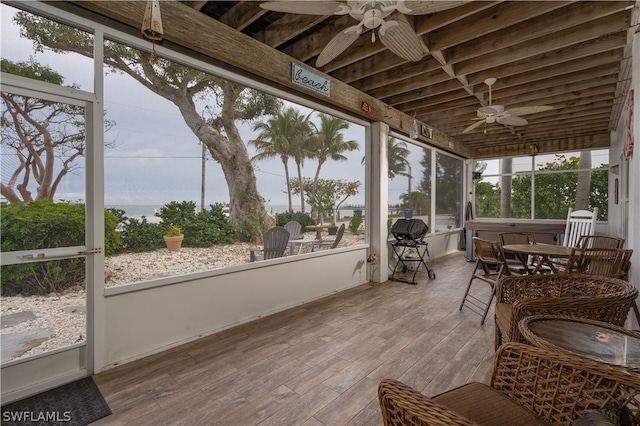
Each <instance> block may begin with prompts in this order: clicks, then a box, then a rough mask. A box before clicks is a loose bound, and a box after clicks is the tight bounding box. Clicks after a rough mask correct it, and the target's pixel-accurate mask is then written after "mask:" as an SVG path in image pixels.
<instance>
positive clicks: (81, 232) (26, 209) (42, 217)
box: [0, 200, 121, 296]
mask: <svg viewBox="0 0 640 426" xmlns="http://www.w3.org/2000/svg"><path fill="white" fill-rule="evenodd" d="M0 214H1V215H2V222H1V229H0V232H1V234H2V252H3V253H5V252H11V251H17V250H37V249H49V248H57V247H73V246H84V245H85V205H84V204H82V203H70V202H59V203H54V202H52V201H50V200H40V201H35V202H32V203H19V204H3V205H1V206H0ZM118 220H119V219H118V217H117V215H115V214H113V213H110V212H107V213H106V215H105V247H104V251H105V255H107V256H108V255H111V254H113V253H114V252H116V251H117V250H119V249H120V247H121V240H120V236H119V235H118V232H117V231H116V226H117V224H118ZM84 282H85V260H84V258H76V259H58V260H56V259H54V260H47V261H44V262H31V263H25V264H20V265H6V266H3V267H2V277H1V280H0V285H1V287H2V289H1V293H2V295H7V296H9V295H15V294H49V293H51V292H61V291H63V290H65V289H66V288H69V287H73V286H76V285H81V286H84Z"/></svg>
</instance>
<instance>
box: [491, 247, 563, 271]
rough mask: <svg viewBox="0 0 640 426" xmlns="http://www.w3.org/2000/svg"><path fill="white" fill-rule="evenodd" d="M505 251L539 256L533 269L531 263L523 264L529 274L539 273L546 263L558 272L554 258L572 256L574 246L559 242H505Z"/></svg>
mask: <svg viewBox="0 0 640 426" xmlns="http://www.w3.org/2000/svg"><path fill="white" fill-rule="evenodd" d="M502 249H503V250H504V251H509V252H513V253H518V254H522V255H527V256H533V257H535V258H537V262H536V263H535V265H534V268H533V269H530V266H531V265H527V264H524V262H523V266H524V268H525V269H526V271H527V273H529V274H537V273H538V272H540V270H541V268H542V267H543V266H544V265H547V266H548V267H549V268H550V269H551V271H553V272H554V273H557V272H558V267H557V266H556V264H554V262H553V261H552V259H568V258H569V257H571V253H572V250H573V247H567V246H560V245H557V244H544V243H536V244H505V245H504V246H502Z"/></svg>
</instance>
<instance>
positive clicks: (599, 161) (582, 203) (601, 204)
mask: <svg viewBox="0 0 640 426" xmlns="http://www.w3.org/2000/svg"><path fill="white" fill-rule="evenodd" d="M608 155H609V151H608V150H594V151H582V152H578V153H563V154H545V155H538V156H535V157H517V158H504V159H500V160H489V161H482V162H478V163H477V164H476V171H477V172H481V173H482V178H481V179H479V180H476V182H475V190H476V215H477V216H478V217H513V218H523V219H565V218H566V217H567V212H568V210H569V208H572V209H574V210H575V209H588V210H593V209H594V208H595V207H597V208H598V220H601V221H606V220H607V217H608V201H609V194H608V178H609V177H608V173H609V172H608Z"/></svg>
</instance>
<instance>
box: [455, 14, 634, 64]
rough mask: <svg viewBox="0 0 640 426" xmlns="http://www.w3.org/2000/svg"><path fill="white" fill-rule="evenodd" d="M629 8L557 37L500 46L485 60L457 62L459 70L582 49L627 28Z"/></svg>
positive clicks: (559, 34)
mask: <svg viewBox="0 0 640 426" xmlns="http://www.w3.org/2000/svg"><path fill="white" fill-rule="evenodd" d="M624 15H625V12H620V13H619V14H614V15H609V16H607V17H605V18H602V20H600V21H598V22H597V23H589V25H586V26H583V27H582V28H580V29H579V28H575V27H573V28H570V29H568V30H563V31H559V32H557V33H556V34H555V35H554V37H553V38H551V39H550V38H549V37H540V38H537V39H534V40H530V41H527V42H526V43H521V44H517V45H513V46H510V47H508V48H505V49H499V50H496V51H493V52H490V53H487V54H485V55H484V56H483V57H482V60H472V61H465V62H462V63H458V64H456V70H457V71H458V72H459V73H461V74H474V73H477V72H479V71H482V70H486V69H489V68H494V67H496V66H498V65H504V64H505V63H509V62H515V61H518V60H522V59H525V58H528V57H533V56H537V55H540V54H543V53H545V52H548V51H550V50H555V49H560V48H563V47H568V46H571V47H573V48H575V49H578V50H579V49H580V46H581V44H582V43H583V42H585V41H587V40H590V39H599V38H602V37H607V35H608V34H615V33H618V32H620V31H623V30H624V29H623V28H621V23H620V21H621V19H623V16H624Z"/></svg>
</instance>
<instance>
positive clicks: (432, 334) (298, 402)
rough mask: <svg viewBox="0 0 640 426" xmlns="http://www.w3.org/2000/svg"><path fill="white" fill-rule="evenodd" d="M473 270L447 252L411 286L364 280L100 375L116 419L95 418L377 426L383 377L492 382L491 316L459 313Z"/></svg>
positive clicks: (483, 288)
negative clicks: (432, 274) (432, 276)
mask: <svg viewBox="0 0 640 426" xmlns="http://www.w3.org/2000/svg"><path fill="white" fill-rule="evenodd" d="M473 265H474V264H473V263H469V262H466V261H465V259H464V256H463V254H462V252H459V253H455V254H452V255H449V256H446V257H444V258H441V259H437V260H435V261H431V262H429V266H430V267H431V268H433V270H434V271H435V273H436V275H437V278H435V279H429V278H428V277H427V274H426V273H421V274H419V275H418V285H408V284H404V283H401V282H393V281H389V282H387V283H383V284H365V285H361V286H358V287H356V288H353V289H350V290H348V291H345V292H341V293H338V294H335V295H332V296H330V297H327V298H324V299H322V300H318V301H315V302H312V303H309V304H306V305H304V306H300V307H297V308H294V309H290V310H287V311H285V312H281V313H279V314H275V315H272V316H269V317H267V318H263V319H260V320H257V321H254V322H251V323H248V324H244V325H241V326H238V327H235V328H233V329H229V330H226V331H224V332H221V333H218V334H216V335H213V336H209V337H206V338H203V339H200V340H197V341H195V342H191V343H189V344H186V345H182V346H180V347H177V348H174V349H171V350H168V351H165V352H162V353H160V354H156V355H153V356H150V357H147V358H144V359H141V360H139V361H136V362H133V363H129V364H126V365H123V366H120V367H116V368H114V369H111V370H108V371H106V372H103V373H100V374H97V375H95V376H94V379H95V381H96V383H97V384H98V386H99V388H100V390H101V391H102V393H103V395H104V397H105V399H106V400H107V403H108V404H109V406H110V407H111V410H112V411H113V414H112V415H110V416H108V417H106V418H104V419H102V420H100V421H98V422H97V423H95V424H96V425H136V424H137V425H163V424H184V425H200V424H203V425H205V424H206V425H278V426H283V425H307V426H315V425H379V424H382V419H381V416H380V409H379V406H378V399H377V386H378V383H379V382H380V380H381V379H383V378H395V379H398V380H401V381H402V382H404V383H406V384H408V385H410V386H412V387H413V388H415V389H418V390H420V391H422V392H423V393H425V394H426V395H433V394H437V393H439V392H443V391H445V390H448V389H451V388H453V387H455V386H458V385H461V384H464V383H466V382H469V381H480V382H484V383H488V380H489V376H490V373H491V369H492V366H493V356H494V351H493V333H494V325H493V313H492V312H490V314H489V316H488V317H487V321H486V322H485V324H484V326H480V317H479V316H478V315H477V314H475V313H473V312H471V311H470V310H468V309H466V308H465V309H463V310H462V311H459V310H458V306H459V304H460V299H461V297H462V294H463V293H464V289H465V287H466V284H467V282H468V279H469V277H470V275H471V272H472V269H473ZM476 283H479V284H474V288H477V290H476V291H478V292H483V293H484V294H486V297H488V295H489V287H488V285H484V284H483V283H481V282H480V281H477V280H476Z"/></svg>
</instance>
